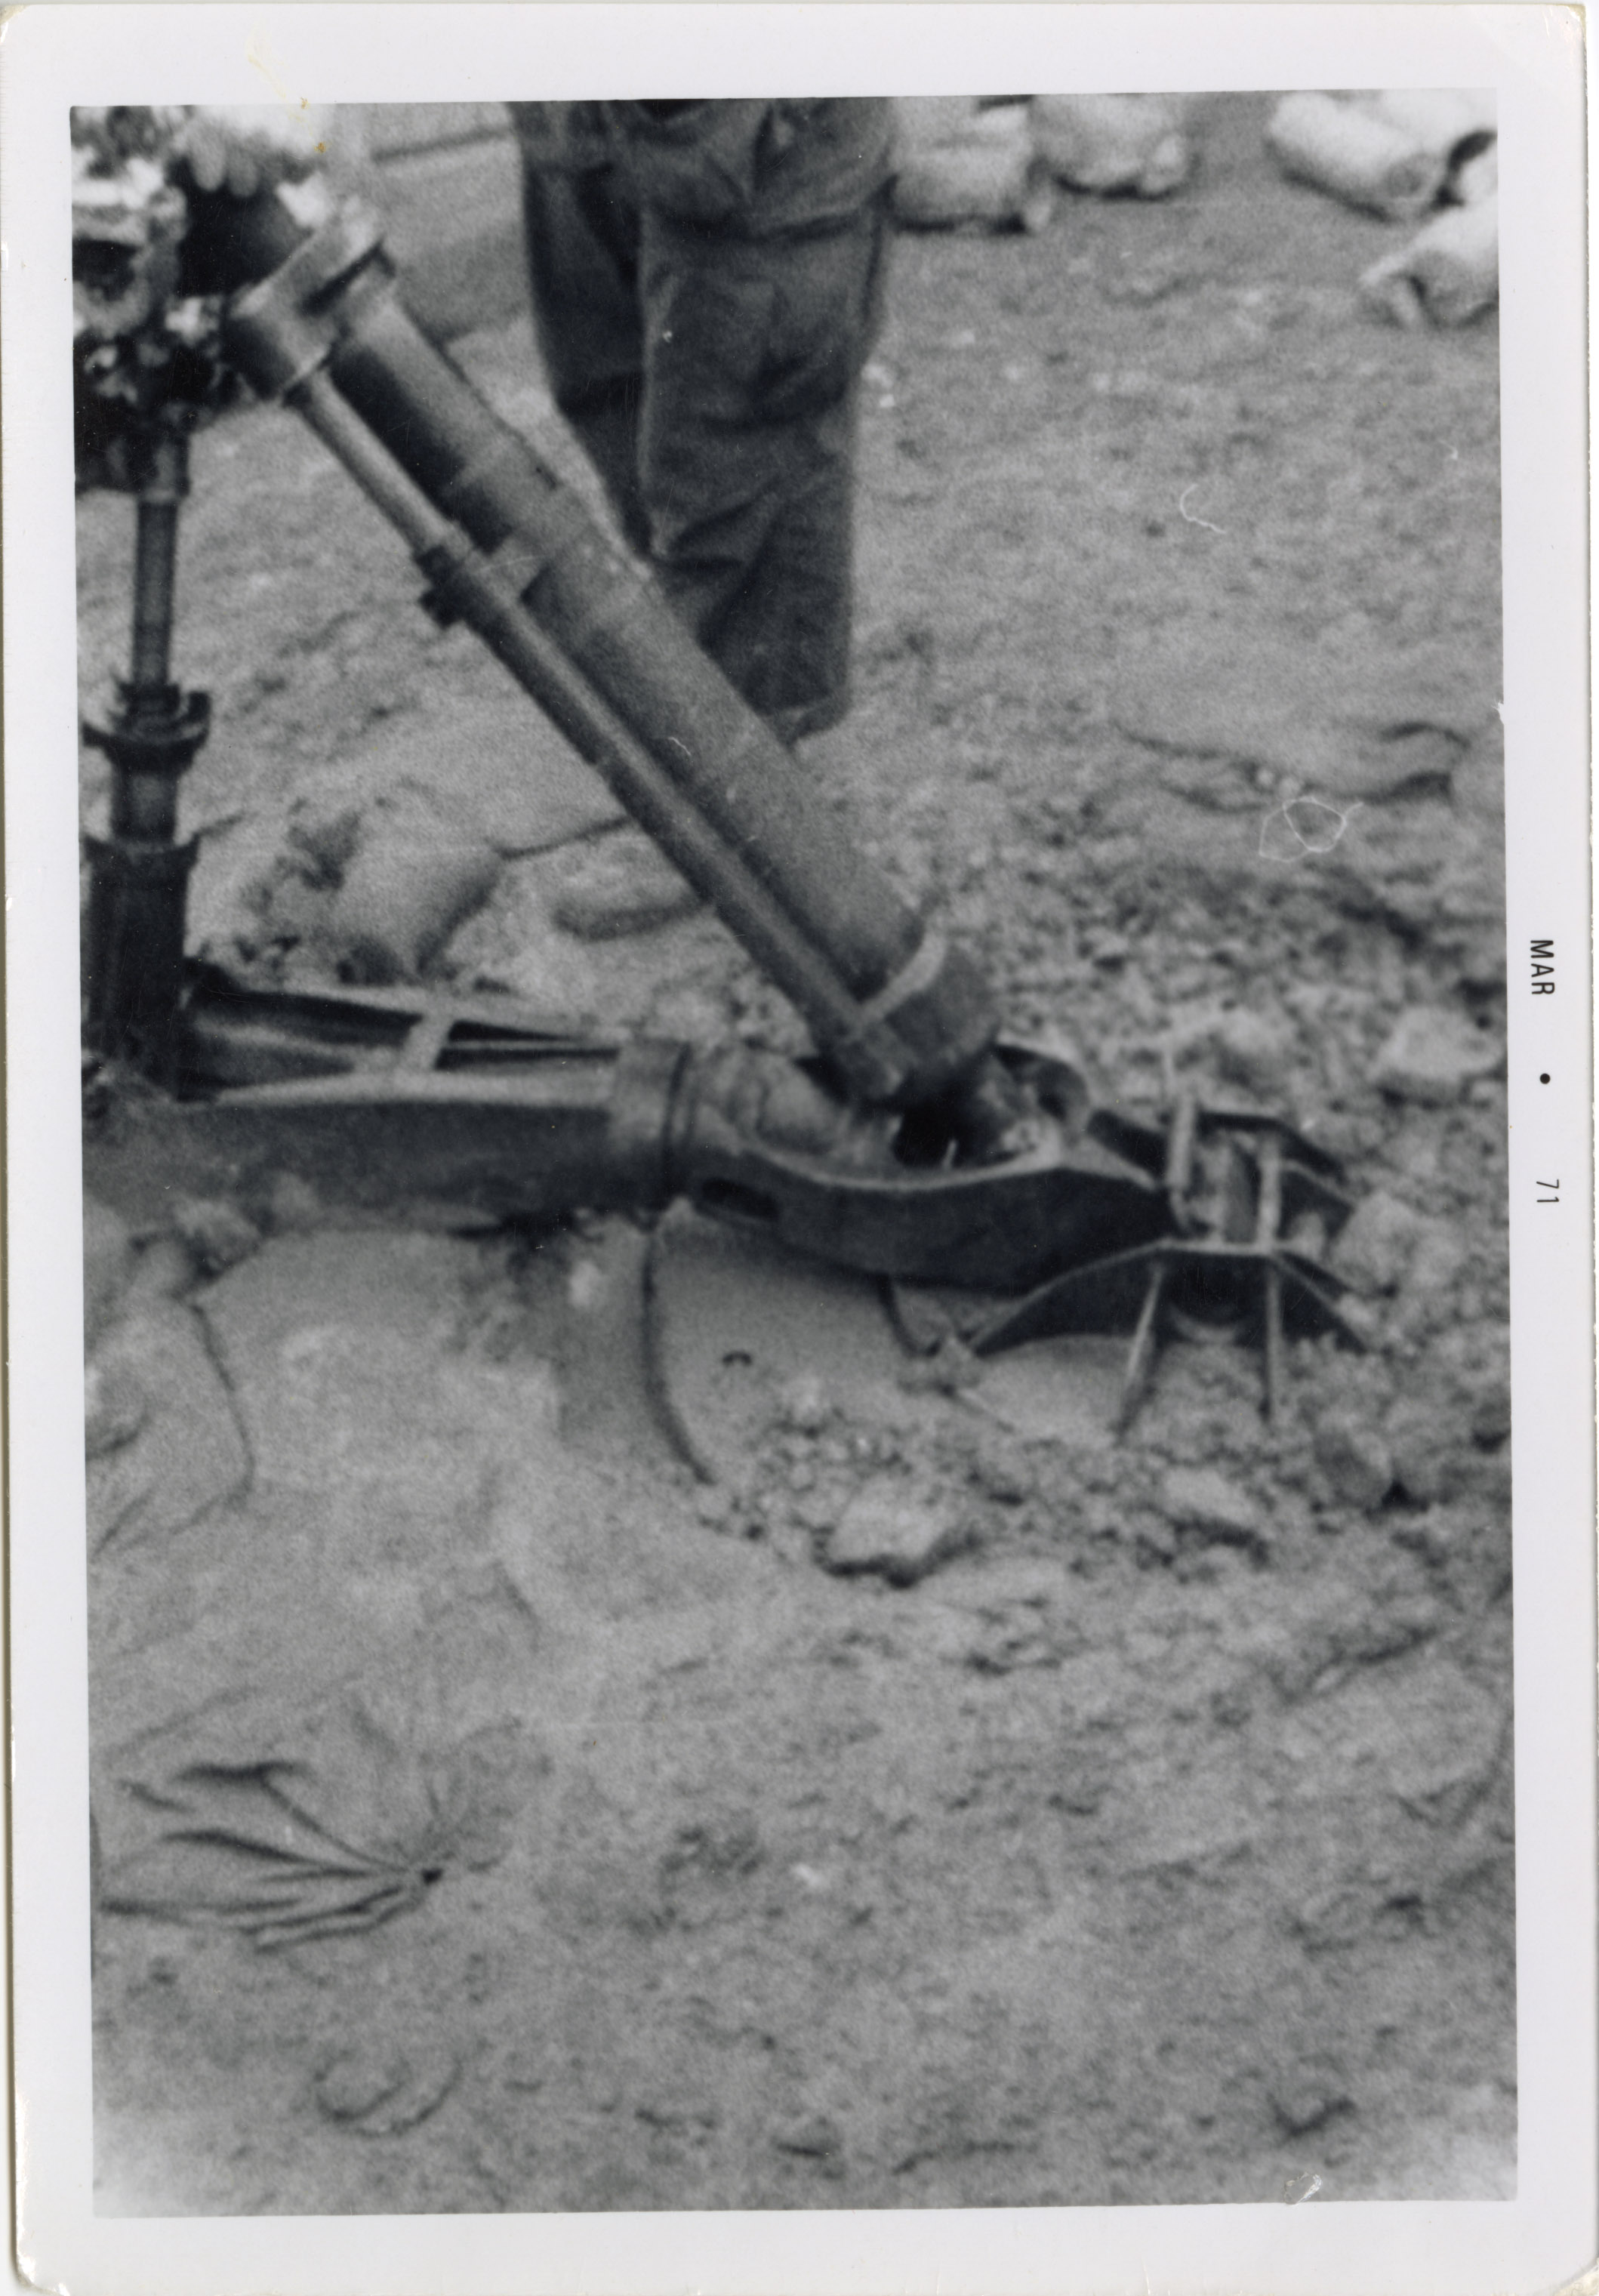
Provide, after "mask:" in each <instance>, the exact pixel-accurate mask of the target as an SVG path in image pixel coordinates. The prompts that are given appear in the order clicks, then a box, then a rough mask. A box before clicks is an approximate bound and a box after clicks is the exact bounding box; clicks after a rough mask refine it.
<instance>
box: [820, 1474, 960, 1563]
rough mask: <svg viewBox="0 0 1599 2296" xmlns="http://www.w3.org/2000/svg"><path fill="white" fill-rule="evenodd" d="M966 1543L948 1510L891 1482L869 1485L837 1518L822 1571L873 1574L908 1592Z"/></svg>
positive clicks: (958, 1525)
mask: <svg viewBox="0 0 1599 2296" xmlns="http://www.w3.org/2000/svg"><path fill="white" fill-rule="evenodd" d="M964 1543H965V1541H964V1537H963V1535H962V1530H961V1526H960V1524H959V1523H958V1522H957V1521H955V1518H954V1516H953V1514H952V1513H951V1512H950V1510H949V1509H948V1508H947V1506H946V1505H940V1504H939V1501H937V1500H936V1499H934V1498H933V1497H931V1495H930V1494H928V1493H925V1492H922V1491H919V1490H915V1489H913V1488H909V1487H907V1486H906V1484H904V1483H902V1482H900V1481H898V1480H892V1479H887V1478H885V1479H883V1480H879V1481H877V1482H874V1483H868V1484H867V1485H866V1486H865V1488H864V1489H862V1490H859V1491H857V1493H856V1495H855V1497H853V1498H852V1499H851V1500H850V1501H849V1504H848V1505H847V1506H846V1507H845V1508H844V1511H843V1513H841V1514H840V1517H839V1519H838V1521H837V1523H836V1524H835V1526H834V1528H833V1531H832V1537H831V1538H830V1539H829V1540H828V1543H827V1567H828V1569H829V1570H837V1571H867V1570H873V1571H878V1572H880V1573H881V1576H882V1577H883V1578H885V1579H890V1580H891V1581H892V1582H893V1583H894V1584H895V1585H896V1586H900V1587H908V1586H912V1585H914V1582H915V1581H916V1580H917V1579H922V1578H925V1577H926V1575H927V1573H928V1572H929V1571H930V1570H936V1569H937V1567H938V1565H939V1563H940V1562H943V1561H944V1560H945V1559H946V1557H947V1556H948V1555H950V1554H954V1553H955V1549H956V1548H957V1547H958V1546H963V1545H964Z"/></svg>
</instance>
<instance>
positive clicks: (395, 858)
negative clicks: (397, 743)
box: [325, 816, 500, 985]
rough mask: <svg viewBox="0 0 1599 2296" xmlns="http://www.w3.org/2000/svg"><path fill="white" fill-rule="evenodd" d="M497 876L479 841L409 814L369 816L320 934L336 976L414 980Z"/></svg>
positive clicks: (496, 861) (496, 863)
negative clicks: (370, 819)
mask: <svg viewBox="0 0 1599 2296" xmlns="http://www.w3.org/2000/svg"><path fill="white" fill-rule="evenodd" d="M499 874H500V857H499V855H498V854H497V853H496V852H495V850H494V849H493V847H492V846H490V845H488V843H487V842H485V841H484V840H481V839H480V838H476V837H471V836H467V837H452V836H451V835H450V834H449V832H447V831H446V830H445V829H443V827H442V826H441V825H439V826H435V825H433V824H429V823H426V822H424V821H422V819H421V818H420V817H417V816H391V817H389V818H388V819H384V818H383V817H382V816H376V817H374V819H373V824H372V827H371V829H370V831H369V832H367V833H365V834H364V836H363V839H362V841H361V844H360V846H359V848H358V849H357V852H356V855H355V857H354V859H353V860H352V861H351V862H350V864H349V865H348V868H347V869H346V870H345V872H344V881H343V882H342V884H341V885H340V888H339V890H338V892H337V894H336V895H335V897H334V899H333V903H332V911H331V914H330V915H329V918H328V921H327V925H326V928H325V931H326V938H327V942H328V946H329V948H330V951H331V953H332V954H333V955H334V956H335V958H336V961H337V964H338V966H339V971H340V974H341V976H342V977H343V978H344V979H345V980H351V981H357V982H361V983H365V984H370V985H377V984H381V983H383V982H386V981H394V980H414V979H416V977H417V976H418V975H419V974H420V973H422V972H423V971H424V969H425V968H426V967H427V965H428V964H430V962H431V961H432V959H433V958H434V957H436V956H437V955H439V952H440V950H441V949H442V948H443V947H444V946H445V943H446V942H447V940H448V939H449V938H450V935H451V934H452V933H453V932H454V931H455V928H456V926H457V925H460V924H462V923H463V922H465V920H466V919H467V918H468V917H469V916H471V914H472V913H473V911H474V910H476V909H480V908H481V906H483V903H484V902H485V901H486V900H487V899H488V896H489V894H490V893H491V892H492V891H493V890H494V888H495V885H496V882H497V881H498V879H499Z"/></svg>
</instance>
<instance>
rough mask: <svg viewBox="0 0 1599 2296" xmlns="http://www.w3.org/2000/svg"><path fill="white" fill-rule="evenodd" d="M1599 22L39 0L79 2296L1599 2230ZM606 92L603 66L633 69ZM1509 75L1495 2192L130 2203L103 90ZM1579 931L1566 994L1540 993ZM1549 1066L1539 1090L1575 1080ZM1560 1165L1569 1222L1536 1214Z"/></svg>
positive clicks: (31, 1277)
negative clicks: (596, 2210)
mask: <svg viewBox="0 0 1599 2296" xmlns="http://www.w3.org/2000/svg"><path fill="white" fill-rule="evenodd" d="M1583 29H1584V20H1583V16H1582V13H1581V12H1580V11H1579V10H1577V9H1575V8H1569V7H1555V6H1543V5H1525V6H1521V5H1439V6H1429V5H1423V6H1412V5H1396V6H1387V5H1376V4H1370V5H1357V6H1343V5H1325V6H1322V5H1284V4H1273V0H1267V4H1259V5H1248V4H1242V5H1211V4H1205V0H1194V4H1177V5H1164V4H1152V5H1122V6H1116V5H1104V6H1100V5H1080V6H1079V5H1066V6H1063V5H1024V6H1008V5H1007V6H999V5H995V6H989V5H984V6H921V5H881V6H879V5H869V4H854V5H849V6H828V7H820V6H793V5H789V6H773V7H760V6H749V5H694V6H689V5H677V4H666V5H640V6H634V7H626V6H611V5H606V4H594V5H560V4H543V5H535V6H523V5H483V6H480V5H459V6H455V5H450V6H444V5H436V6H435V5H420V4H419V5H414V6H393V7H373V6H342V5H337V6H335V5H322V6H316V7H306V6H294V5H287V6H268V7H259V8H258V7H228V6H215V5H209V4H200V5H192V6H191V5H169V6H145V5H142V4H134V5H109V6H87V7H79V6H71V7H68V6H62V5H56V6H42V7H34V8H28V9H24V10H22V11H21V12H18V13H14V14H12V16H11V17H10V19H9V21H5V22H4V27H3V30H0V168H3V176H0V184H3V192H4V210H3V213H4V224H3V225H0V228H3V230H4V240H5V250H4V278H3V289H0V291H3V295H4V547H5V561H4V562H5V567H6V571H7V574H8V576H9V579H8V581H7V584H6V592H5V631H4V645H5V652H4V668H5V687H4V691H5V702H6V710H5V716H6V733H7V735H8V742H7V764H8V773H7V787H6V830H7V836H6V902H5V907H6V932H7V957H8V963H7V967H6V997H7V1012H6V1045H7V1054H8V1086H9V1111H8V1112H9V1128H8V1153H9V1159H10V1164H9V1206H10V1218H9V1223H8V1234H7V1238H6V1248H7V1265H8V1270H9V1299H8V1303H7V1304H8V1309H9V1317H10V1347H9V1355H10V1364H9V1372H10V1398H9V1414H8V1418H9V1437H10V1491H9V1501H10V1529H11V1597H12V1610H11V1616H12V1643H11V1682H12V1780H13V1789H12V1841H13V1846H14V1862H13V1874H14V1881H13V1931H12V1936H13V1972H14V2033H15V2066H16V2081H17V2092H16V2101H15V2112H16V2127H17V2144H18V2153H17V2159H18V2174H19V2195H18V2197H19V2224H20V2252H19V2253H20V2261H21V2266H22V2268H23V2270H24V2272H25V2273H26V2274H27V2275H28V2276H29V2278H31V2279H32V2280H33V2281H34V2282H35V2284H37V2285H40V2286H53V2287H58V2288H64V2289H68V2290H70V2291H71V2292H72V2296H144V2292H149V2296H190V2292H194V2296H230V2292H234V2291H239V2292H244V2291H249V2290H266V2289H270V2290H272V2291H274V2292H275V2296H300V2292H306V2296H313V2292H316V2296H320V2292H324V2291H326V2292H333V2291H340V2292H344V2291H348V2292H352V2296H412V2292H416V2296H423V2292H426V2296H478V2292H483V2296H489V2292H493V2296H512V2292H514V2296H545V2292H549V2296H557V2292H575V2291H577V2290H578V2289H584V2290H590V2291H594V2290H605V2291H617V2292H624V2296H646V2292H655V2291H660V2292H665V2291H668V2290H672V2289H676V2288H680V2287H693V2288H695V2289H698V2290H701V2291H705V2292H716V2296H724V2292H726V2296H735V2292H736V2296H765V2292H767V2291H770V2292H773V2296H799V2292H802V2291H806V2292H808V2291H811V2290H828V2291H840V2292H842V2291H846V2290H848V2291H851V2292H854V2291H868V2290H870V2291H880V2290H881V2291H889V2290H917V2291H920V2290H923V2289H926V2290H930V2291H931V2290H932V2289H934V2288H937V2289H938V2290H939V2291H940V2292H941V2296H959V2292H965V2291H972V2292H978V2291H1005V2292H1006V2296H1026V2292H1032V2291H1038V2292H1040V2296H1042V2292H1045V2291H1048V2292H1051V2296H1061V2292H1064V2291H1083V2292H1087V2291H1091V2290H1092V2291H1099V2290H1105V2291H1110V2290H1121V2289H1138V2290H1144V2291H1150V2292H1152V2291H1156V2290H1161V2291H1181V2290H1193V2291H1196V2292H1197V2291H1200V2290H1201V2289H1202V2290H1217V2291H1219V2290H1222V2289H1226V2290H1227V2291H1229V2292H1234V2291H1236V2292H1244V2291H1249V2292H1259V2296H1367V2292H1369V2296H1478V2292H1481V2296H1488V2292H1490V2291H1497V2292H1509V2291H1518V2292H1519V2291H1527V2292H1529V2296H1530V2292H1532V2291H1534V2290H1538V2289H1543V2288H1548V2287H1553V2286H1555V2285H1557V2284H1562V2283H1564V2282H1567V2281H1569V2280H1570V2279H1571V2278H1572V2277H1573V2276H1576V2275H1577V2274H1579V2273H1580V2272H1582V2271H1583V2270H1584V2268H1585V2267H1587V2266H1588V2265H1589V2264H1590V2263H1591V2261H1592V2260H1593V2258H1594V2256H1595V2247H1596V2245H1599V2232H1596V2229H1595V2227H1596V2199H1595V2194H1596V2185H1599V2172H1596V2169H1595V2162H1596V2161H1599V2127H1596V2116H1595V2064H1596V2050H1595V1777H1594V1758H1593V1749H1594V1743H1595V1699H1594V1668H1595V1624H1594V1621H1595V1576H1594V1565H1595V1553H1594V1541H1593V1531H1592V1526H1593V1520H1594V1505H1593V1492H1594V1476H1593V1456H1594V1451H1593V1435H1594V1377H1593V1352H1592V1335H1593V1256H1592V1248H1591V1246H1592V1234H1593V1220H1592V1191H1591V1169H1592V1168H1591V1111H1592V1106H1593V1090H1592V1078H1593V1065H1592V1056H1593V1033H1592V1021H1591V997H1590V983H1589V967H1588V951H1589V947H1590V922H1591V915H1592V904H1591V893H1590V875H1589V838H1588V739H1587V736H1588V692H1587V595H1588V593H1587V525H1586V513H1587V500H1586V488H1585V480H1586V473H1587V458H1586V449H1587V405H1586V389H1587V359H1586V350H1587V340H1586V338H1587V320H1586V306H1585V283H1586V249H1585V212H1584V180H1583V168H1584V149H1583V109H1584V101H1585V94H1584V71H1585V57H1584V52H1583ZM597 81H603V86H599V85H596V82H597ZM1488 85H1491V86H1494V87H1495V88H1496V89H1497V96H1498V104H1499V138H1500V144H1501V147H1502V177H1501V193H1500V199H1501V217H1502V253H1501V279H1502V291H1501V307H1502V324H1503V329H1504V332H1503V338H1502V381H1503V406H1504V414H1503V426H1504V427H1503V463H1502V470H1503V505H1504V536H1505V704H1504V714H1505V734H1506V748H1507V766H1506V783H1507V789H1506V838H1507V935H1508V947H1509V951H1510V960H1511V962H1510V988H1511V994H1510V1051H1509V1074H1510V1092H1509V1111H1510V1121H1511V1126H1512V1131H1511V1150H1510V1186H1511V1253H1512V1287H1511V1288H1512V1316H1513V1401H1514V1434H1513V1466H1514V1491H1515V1533H1514V1538H1515V1547H1514V1553H1515V1737H1516V1762H1515V1776H1516V1815H1517V1838H1516V1874H1517V1907H1518V1912H1517V1967H1518V2001H1519V2026H1518V2054H1519V2066H1520V2078H1521V2141H1520V2178H1519V2189H1518V2195H1517V2198H1516V2199H1515V2200H1514V2201H1511V2202H1426V2201H1413V2202H1385V2203H1359V2202H1345V2203H1339V2202H1328V2203H1321V2202H1318V2203H1316V2204H1315V2205H1313V2206H1303V2207H1286V2206H1271V2205H1254V2206H1217V2207H1202V2208H1201V2207H1164V2208H1103V2209H1075V2210H1065V2209H1062V2210H980V2211H977V2210H973V2211H960V2210H929V2211H918V2210H905V2211H881V2212H870V2213H865V2212H863V2213H857V2214H851V2213H847V2212H838V2213H828V2212H824V2211H815V2212H813V2211H807V2212H805V2213H803V2214H799V2213H793V2214H784V2213H777V2212H773V2213H760V2214H742V2213H717V2214H696V2213H693V2212H687V2211H684V2212H670V2213H662V2214H659V2215H647V2216H644V2215H622V2214H618V2215H605V2216H563V2217H553V2216H552V2217H475V2216H450V2217H405V2218H379V2217H349V2218H203V2219H198V2218H182V2219H110V2218H96V2217H95V2216H94V2213H93V2202H92V2185H91V2141H90V2118H89V2103H90V2094H89V2092H90V2016H89V1997H88V1965H89V1939H88V1897H89V1893H88V1840H87V1825H86V1812H87V1783H86V1782H87V1751H88V1750H87V1723H86V1715H87V1698H86V1583H85V1562H84V1540H83V1535H82V1524H83V1520H84V1485H83V1449H82V1402H83V1390H82V1380H83V1346H82V1342H83V1332H82V1321H81V1290H80V1286H79V1285H78V1283H77V1282H76V1281H74V1280H72V1278H73V1272H74V1271H75V1270H76V1269H77V1268H78V1254H79V1251H80V1211H81V1195H80V1186H79V1160H78V1159H79V1151H78V1124H79V1118H78V1064H77V1060H76V1057H75V1039H76V1037H77V1032H78V1013H77V981H78V820H77V787H78V783H77V771H76V758H77V716H76V693H77V687H76V676H75V667H76V640H75V606H74V590H73V574H74V568H73V536H72V507H71V506H72V499H73V495H72V484H71V466H72V436H71V408H70V390H69V389H68V387H67V376H68V373H69V364H68V344H69V340H70V163H69V148H68V135H67V113H68V111H69V109H70V106H71V105H72V104H74V103H104V102H117V103H124V102H263V101H267V100H272V99H273V97H274V96H275V94H277V93H278V92H279V91H280V90H284V89H286V90H288V91H291V94H292V95H293V97H294V98H295V99H296V100H298V98H299V96H301V95H304V96H307V97H308V98H309V99H310V100H312V101H315V102H333V101H347V102H407V101H416V100H419V99H422V98H424V97H425V99H426V100H428V101H430V102H469V101H480V100H483V99H485V98H487V97H491V96H492V97H495V98H503V97H524V98H537V97H544V96H561V95H586V94H601V93H603V94H612V95H623V94H658V95H659V94H693V95H702V94H740V93H759V94H770V93H773V92H775V91H776V90H779V89H781V88H783V87H785V86H788V87H795V88H799V87H803V89H804V90H805V92H807V93H810V94H816V93H832V92H837V93H862V92H865V91H868V90H870V91H878V90H886V91H890V92H893V93H897V94H914V93H917V92H926V93H942V92H946V91H947V90H948V89H950V88H963V89H964V88H980V87H985V86H991V87H996V88H998V87H1007V88H1008V87H1011V86H1028V87H1030V86H1047V87H1057V86H1060V87H1078V88H1084V89H1103V90H1112V89H1115V90H1120V89H1127V88H1138V87H1150V88H1160V89H1169V90H1181V89H1196V90H1197V89H1205V90H1210V89H1244V88H1277V87H1293V86H1305V87H1357V86H1384V87H1397V86H1420V87H1440V86H1469V87H1480V86H1488ZM1549 937H1553V938H1554V940H1555V942H1556V945H1557V947H1558V949H1559V950H1560V952H1561V955H1562V968H1561V972H1560V979H1559V994H1558V995H1557V996H1554V997H1552V998H1551V997H1538V998H1532V997H1529V996H1528V995H1527V994H1526V993H1525V985H1524V984H1525V965H1524V964H1523V963H1522V962H1521V960H1522V959H1524V956H1525V952H1526V949H1527V946H1528V943H1529V940H1530V939H1533V938H1540V939H1542V938H1549ZM1544 1070H1548V1071H1550V1072H1551V1073H1552V1074H1553V1075H1554V1078H1555V1083H1554V1086H1553V1087H1546V1088H1544V1089H1543V1090H1541V1091H1540V1088H1539V1086H1538V1075H1539V1073H1540V1072H1541V1071H1544ZM1551 1159H1553V1160H1554V1164H1555V1165H1556V1166H1557V1167H1558V1169H1559V1172H1560V1176H1561V1179H1562V1189H1561V1198H1562V1201H1561V1206H1560V1210H1559V1211H1558V1213H1557V1214H1556V1215H1555V1216H1554V1217H1553V1218H1551V1217H1550V1215H1549V1214H1548V1212H1547V1211H1546V1210H1544V1209H1541V1208H1539V1207H1538V1205H1537V1204H1536V1202H1535V1196H1536V1188H1535V1181H1536V1179H1537V1177H1538V1175H1539V1174H1540V1173H1542V1171H1543V1170H1544V1168H1545V1166H1546V1164H1547V1163H1548V1162H1549V1160H1551Z"/></svg>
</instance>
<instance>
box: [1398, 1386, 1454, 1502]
mask: <svg viewBox="0 0 1599 2296" xmlns="http://www.w3.org/2000/svg"><path fill="white" fill-rule="evenodd" d="M1384 1432H1385V1434H1386V1437H1387V1441H1388V1451H1389V1457H1390V1461H1391V1463H1392V1466H1393V1476H1394V1481H1395V1482H1396V1483H1397V1485H1398V1488H1399V1489H1400V1490H1401V1491H1402V1492H1403V1494H1404V1496H1405V1497H1406V1498H1407V1499H1409V1500H1410V1501H1411V1503H1412V1504H1413V1505H1415V1506H1432V1505H1436V1504H1437V1502H1438V1501H1439V1499H1441V1498H1443V1497H1446V1496H1447V1494H1448V1492H1449V1490H1450V1488H1451V1486H1452V1485H1453V1483H1454V1482H1455V1480H1456V1477H1455V1472H1454V1463H1455V1456H1456V1453H1457V1452H1458V1451H1459V1449H1460V1447H1461V1439H1462V1436H1463V1433H1464V1431H1463V1430H1461V1429H1458V1428H1451V1427H1450V1426H1449V1425H1448V1424H1447V1423H1446V1421H1445V1419H1444V1417H1443V1415H1442V1414H1441V1413H1440V1412H1439V1411H1438V1410H1436V1409H1432V1408H1430V1407H1429V1406H1427V1405H1425V1404H1423V1403H1413V1402H1406V1403H1400V1404H1398V1406H1396V1407H1395V1408H1394V1410H1392V1411H1391V1412H1390V1414H1389V1416H1388V1424H1387V1427H1386V1429H1385V1430H1384Z"/></svg>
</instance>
